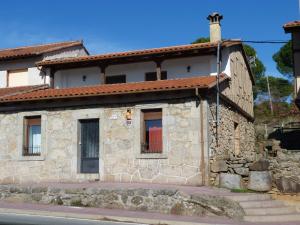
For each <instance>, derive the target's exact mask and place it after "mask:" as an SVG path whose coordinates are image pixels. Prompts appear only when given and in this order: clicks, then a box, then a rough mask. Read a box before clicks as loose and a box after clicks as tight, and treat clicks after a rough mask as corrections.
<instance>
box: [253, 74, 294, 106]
mask: <svg viewBox="0 0 300 225" xmlns="http://www.w3.org/2000/svg"><path fill="white" fill-rule="evenodd" d="M269 84H270V90H271V95H272V100H273V101H274V102H285V101H286V100H287V98H288V97H289V96H290V95H291V94H292V92H293V85H292V84H291V82H290V81H289V80H287V79H284V78H281V77H273V76H269ZM256 89H257V90H259V95H261V96H267V95H268V86H267V78H266V77H261V78H260V79H258V81H257V82H256Z"/></svg>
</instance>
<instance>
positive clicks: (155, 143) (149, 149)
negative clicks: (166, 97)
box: [141, 109, 163, 153]
mask: <svg viewBox="0 0 300 225" xmlns="http://www.w3.org/2000/svg"><path fill="white" fill-rule="evenodd" d="M142 118H143V127H142V144H141V146H142V149H141V152H142V153H162V150H163V137H162V129H163V127H162V109H147V110H142Z"/></svg>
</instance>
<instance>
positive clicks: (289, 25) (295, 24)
mask: <svg viewBox="0 0 300 225" xmlns="http://www.w3.org/2000/svg"><path fill="white" fill-rule="evenodd" d="M283 28H284V30H285V32H290V31H291V30H292V29H293V28H300V21H299V20H298V21H293V22H289V23H286V24H284V25H283Z"/></svg>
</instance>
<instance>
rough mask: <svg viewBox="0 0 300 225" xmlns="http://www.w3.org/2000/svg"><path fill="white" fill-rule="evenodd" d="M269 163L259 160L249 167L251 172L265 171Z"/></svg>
mask: <svg viewBox="0 0 300 225" xmlns="http://www.w3.org/2000/svg"><path fill="white" fill-rule="evenodd" d="M269 166H270V163H269V161H268V160H266V159H260V160H258V161H256V162H254V163H252V164H251V165H250V166H249V169H250V170H251V171H267V170H268V169H269Z"/></svg>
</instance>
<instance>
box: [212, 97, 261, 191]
mask: <svg viewBox="0 0 300 225" xmlns="http://www.w3.org/2000/svg"><path fill="white" fill-rule="evenodd" d="M219 110H220V112H219V115H220V120H219V121H220V123H219V127H218V143H217V140H216V138H215V137H216V123H215V121H216V104H215V101H214V99H212V98H211V99H210V100H209V116H210V118H209V132H210V137H211V139H210V140H209V146H210V169H211V178H210V181H211V184H213V185H219V174H220V173H221V172H223V173H231V174H238V175H241V176H242V178H243V181H244V182H245V183H246V182H247V180H248V175H249V165H250V164H251V163H252V162H253V161H254V160H255V157H256V154H255V130H254V125H253V123H252V122H251V121H249V120H248V119H247V118H245V117H244V116H243V115H241V114H240V113H239V112H237V111H235V110H234V109H233V108H232V107H230V106H229V105H228V104H226V103H225V102H222V101H221V104H220V107H219ZM235 123H236V124H237V125H238V129H237V130H236V132H238V133H239V135H238V138H239V141H238V143H239V144H238V145H239V150H237V149H235V148H236V147H235V141H236V140H235V139H236V137H235V135H234V134H235V131H234V130H235Z"/></svg>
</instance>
